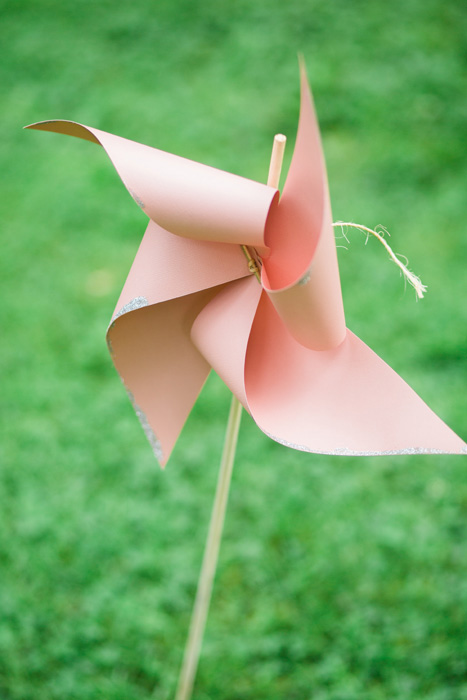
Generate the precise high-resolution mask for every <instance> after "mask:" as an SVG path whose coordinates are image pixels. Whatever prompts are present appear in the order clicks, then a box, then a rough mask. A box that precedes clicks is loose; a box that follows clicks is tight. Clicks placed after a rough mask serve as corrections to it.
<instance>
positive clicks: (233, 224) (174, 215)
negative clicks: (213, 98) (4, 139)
mask: <svg viewBox="0 0 467 700" xmlns="http://www.w3.org/2000/svg"><path fill="white" fill-rule="evenodd" d="M26 128H28V129H38V130H40V131H52V132H55V133H59V134H67V135H69V136H76V137H78V138H81V139H84V140H87V141H92V142H93V143H97V144H99V145H101V146H102V147H103V148H104V150H105V151H106V153H107V155H108V156H109V158H110V160H111V161H112V163H113V165H114V166H115V169H116V170H117V172H118V174H119V175H120V178H121V179H122V181H123V183H124V185H125V187H126V188H127V190H128V191H129V193H130V194H131V196H132V197H133V199H134V200H135V201H136V203H137V204H138V205H139V206H140V207H141V208H142V209H143V211H144V212H145V213H146V214H147V215H148V216H149V218H150V219H152V220H153V221H154V222H156V223H157V224H159V226H162V228H165V229H167V230H168V231H170V232H171V233H174V234H176V235H178V236H183V237H185V238H193V239H195V240H200V241H216V242H221V243H237V244H239V245H251V246H254V247H256V248H259V249H262V250H265V242H264V237H265V225H266V219H267V217H268V213H269V210H270V209H271V208H272V209H274V208H275V207H276V205H277V201H278V194H279V193H278V191H277V190H276V189H274V188H273V187H268V186H267V185H263V184H261V183H259V182H255V181H254V180H248V179H247V178H244V177H239V176H238V175H233V174H232V173H227V172H224V171H223V170H218V169H217V168H211V167H210V166H208V165H202V164H201V163H195V162H194V161H192V160H188V159H187V158H181V157H180V156H176V155H173V154H172V153H165V152H164V151H160V150H158V149H157V148H151V147H150V146H145V145H143V144H141V143H136V142H135V141H129V140H128V139H124V138H121V137H120V136H115V135H114V134H108V133H107V132H105V131H101V130H100V129H94V128H92V127H89V126H84V125H83V124H78V123H76V122H71V121H65V120H54V121H44V122H38V123H37V124H31V125H29V126H28V127H26Z"/></svg>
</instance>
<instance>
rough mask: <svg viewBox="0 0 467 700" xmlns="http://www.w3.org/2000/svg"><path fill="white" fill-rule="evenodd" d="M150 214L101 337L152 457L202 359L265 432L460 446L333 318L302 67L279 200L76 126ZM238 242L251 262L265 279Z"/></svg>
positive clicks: (328, 230)
mask: <svg viewBox="0 0 467 700" xmlns="http://www.w3.org/2000/svg"><path fill="white" fill-rule="evenodd" d="M32 128H36V129H42V130H50V131H57V132H60V133H67V134H70V135H73V136H79V137H81V138H84V139H87V140H90V141H93V142H95V143H99V144H101V145H102V146H103V147H104V148H105V150H106V151H107V153H108V155H109V157H110V158H111V160H112V162H113V163H114V165H115V167H116V169H117V171H118V173H119V175H120V177H121V178H122V180H123V181H124V183H125V185H126V187H127V188H128V190H129V191H130V193H131V194H132V195H133V197H134V199H135V200H136V201H137V202H138V203H139V204H140V206H142V207H143V209H144V211H145V212H146V213H147V214H148V216H149V218H150V219H151V221H150V223H149V226H148V229H147V231H146V234H145V236H144V239H143V242H142V244H141V247H140V250H139V252H138V254H137V256H136V259H135V262H134V264H133V267H132V269H131V271H130V274H129V277H128V280H127V282H126V285H125V287H124V289H123V292H122V295H121V297H120V300H119V302H118V304H117V307H116V310H115V313H114V316H113V318H112V322H111V325H110V327H109V331H108V344H109V348H110V350H111V353H112V357H113V360H114V363H115V365H116V367H117V370H118V371H119V373H120V375H121V377H122V380H123V382H124V384H125V386H126V388H127V390H128V393H129V395H130V398H131V400H132V402H133V403H134V406H135V410H136V413H137V415H138V417H139V419H140V421H141V423H142V425H143V428H144V430H145V432H146V434H147V436H148V438H149V440H150V442H151V444H152V446H153V448H154V451H155V453H156V455H157V457H158V459H159V460H160V462H161V464H165V463H166V462H167V459H168V458H169V455H170V453H171V450H172V449H173V446H174V444H175V442H176V440H177V437H178V435H179V433H180V431H181V429H182V427H183V424H184V422H185V420H186V418H187V416H188V415H189V413H190V411H191V408H192V406H193V404H194V402H195V401H196V398H197V396H198V393H199V391H200V389H201V387H202V385H203V383H204V381H205V379H206V377H207V375H208V373H209V370H210V369H211V368H214V370H215V371H216V372H217V373H218V374H219V375H220V376H221V377H222V379H223V380H224V381H225V383H226V384H227V386H228V387H229V388H230V389H231V391H232V392H233V393H234V394H235V395H236V396H237V397H238V399H239V400H240V402H241V403H242V404H243V405H244V407H245V408H246V409H247V410H248V412H249V413H250V414H251V416H252V417H253V419H254V420H255V422H256V423H257V425H258V426H259V427H260V428H261V430H262V431H263V432H264V433H266V434H267V435H268V436H269V437H271V438H273V439H274V440H276V441H277V442H280V443H282V444H284V445H287V446H289V447H293V448H295V449H298V450H305V451H311V452H319V453H328V454H339V455H375V454H396V453H403V454H411V453H431V452H433V453H438V452H445V453H463V452H466V445H465V443H464V441H463V440H461V439H460V438H459V437H458V436H457V435H456V434H455V433H453V431H452V430H451V429H450V428H449V427H448V426H447V425H446V424H445V423H443V421H442V420H440V419H439V418H438V417H437V416H436V415H435V414H434V413H433V412H432V411H431V410H430V409H429V408H428V406H427V405H426V404H425V403H424V402H423V401H422V399H421V398H420V397H419V396H417V394H416V393H415V392H414V391H413V390H412V389H411V388H410V387H409V386H408V385H407V384H406V383H405V382H404V381H403V380H402V379H401V378H400V377H399V376H398V375H397V374H396V373H395V372H394V371H393V370H392V369H390V367H388V365H386V364H385V363H384V362H383V361H382V360H381V359H380V358H379V357H378V356H377V355H375V353H373V352H372V351H371V350H370V349H369V348H368V347H367V346H366V345H365V344H364V343H363V342H362V341H361V340H359V339H358V338H357V337H356V336H355V335H354V334H353V333H351V332H350V331H348V330H347V329H346V327H345V320H344V311H343V303H342V294H341V287H340V281H339V271H338V265H337V255H336V246H335V241H334V235H333V231H332V215H331V206H330V200H329V191H328V184H327V176H326V168H325V163H324V157H323V153H322V148H321V140H320V135H319V129H318V124H317V120H316V116H315V112H314V108H313V102H312V98H311V93H310V90H309V86H308V82H307V79H306V74H305V70H304V67H303V65H302V66H301V104H300V120H299V127H298V133H297V140H296V145H295V149H294V154H293V158H292V163H291V167H290V170H289V173H288V176H287V180H286V184H285V187H284V193H283V195H282V197H281V199H280V201H278V192H277V190H275V189H274V188H270V187H267V186H265V185H261V184H259V183H256V182H254V181H251V180H247V179H245V178H238V177H237V176H235V175H231V174H230V173H224V172H222V171H220V170H216V169H214V168H209V167H208V166H204V165H201V164H198V163H193V162H192V161H187V160H185V159H183V158H179V157H178V156H172V155H171V154H166V153H163V152H162V151H158V150H157V149H153V148H149V147H147V146H143V145H141V144H136V143H134V142H131V141H127V140H126V139H121V138H119V137H117V136H113V135H112V134H107V133H106V132H102V131H99V130H97V129H91V128H89V127H84V126H82V125H79V124H76V123H74V122H64V121H54V122H42V123H39V124H36V125H32ZM239 244H243V245H250V246H252V247H255V248H256V249H257V250H259V252H260V253H261V255H262V257H263V268H262V285H259V284H258V283H257V281H256V279H255V278H254V277H253V276H252V274H251V271H250V270H249V269H248V266H247V263H246V260H245V258H244V257H243V255H242V252H241V250H240V247H239Z"/></svg>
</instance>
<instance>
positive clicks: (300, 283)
mask: <svg viewBox="0 0 467 700" xmlns="http://www.w3.org/2000/svg"><path fill="white" fill-rule="evenodd" d="M310 279H311V270H308V272H305V274H304V275H303V277H302V279H301V280H298V282H297V285H298V286H299V287H303V286H304V285H305V284H308V282H309V281H310Z"/></svg>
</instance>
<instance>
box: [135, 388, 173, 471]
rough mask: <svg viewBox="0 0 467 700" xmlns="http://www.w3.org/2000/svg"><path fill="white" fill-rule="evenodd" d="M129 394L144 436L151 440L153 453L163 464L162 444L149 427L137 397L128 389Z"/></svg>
mask: <svg viewBox="0 0 467 700" xmlns="http://www.w3.org/2000/svg"><path fill="white" fill-rule="evenodd" d="M125 388H126V387H125ZM127 394H128V398H129V399H130V401H131V403H132V405H133V408H134V410H135V413H136V415H137V417H138V420H139V422H140V423H141V427H142V428H143V430H144V434H145V435H146V437H147V439H148V440H149V444H150V445H151V447H152V451H153V452H154V455H155V457H156V459H158V460H159V461H160V462H161V461H162V460H163V459H164V453H163V452H162V446H161V443H160V442H159V440H158V439H157V437H156V435H155V433H154V431H153V429H152V428H151V426H150V425H149V421H148V419H147V418H146V414H145V413H144V411H142V410H141V408H140V407H139V406H138V404H137V403H136V401H135V397H134V396H133V394H132V393H131V391H129V390H128V389H127Z"/></svg>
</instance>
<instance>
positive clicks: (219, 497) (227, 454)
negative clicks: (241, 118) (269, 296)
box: [175, 134, 286, 700]
mask: <svg viewBox="0 0 467 700" xmlns="http://www.w3.org/2000/svg"><path fill="white" fill-rule="evenodd" d="M285 142H286V137H285V136H283V135H282V134H276V136H275V137H274V143H273V148H272V155H271V162H270V166H269V175H268V181H267V184H268V185H270V186H271V187H278V186H279V179H280V174H281V168H282V159H283V156H284V149H285ZM242 249H243V251H244V253H245V255H246V257H247V260H248V262H249V265H250V261H253V262H254V259H253V257H252V255H251V253H250V251H249V250H248V248H247V247H246V246H242ZM250 269H251V270H252V272H255V271H254V270H253V269H252V267H250ZM255 274H256V276H257V278H258V280H259V272H258V271H257V270H256V272H255ZM241 417H242V405H241V403H240V401H239V400H238V399H237V397H236V396H232V402H231V405H230V413H229V419H228V422H227V429H226V434H225V442H224V450H223V453H222V459H221V465H220V469H219V476H218V481H217V488H216V495H215V498H214V505H213V509H212V514H211V521H210V523H209V531H208V537H207V540H206V546H205V550H204V556H203V563H202V565H201V572H200V576H199V581H198V589H197V591H196V599H195V604H194V607H193V613H192V617H191V622H190V630H189V633H188V639H187V643H186V647H185V653H184V657H183V663H182V668H181V671H180V677H179V680H178V687H177V693H176V696H175V700H189V698H191V694H192V691H193V685H194V681H195V676H196V671H197V668H198V661H199V656H200V653H201V645H202V642H203V635H204V629H205V627H206V619H207V616H208V610H209V603H210V600H211V593H212V586H213V582H214V576H215V573H216V568H217V560H218V557H219V548H220V543H221V537H222V530H223V527H224V520H225V512H226V508H227V500H228V497H229V488H230V481H231V477H232V470H233V464H234V459H235V451H236V447H237V440H238V432H239V429H240V421H241Z"/></svg>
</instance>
